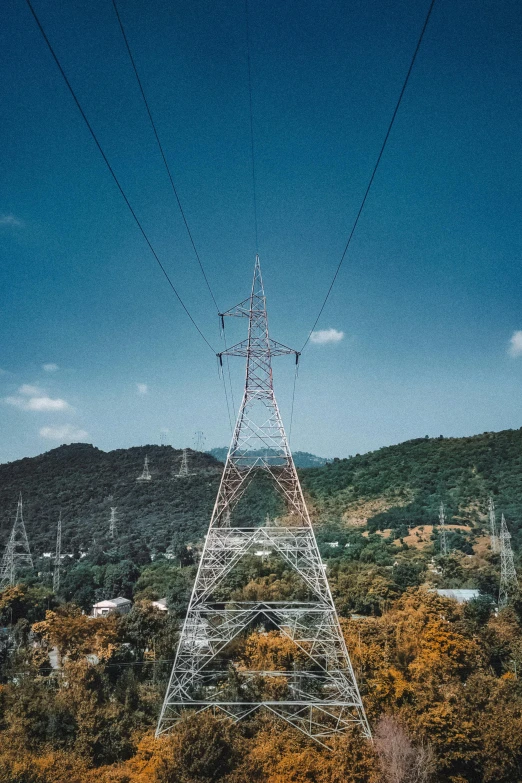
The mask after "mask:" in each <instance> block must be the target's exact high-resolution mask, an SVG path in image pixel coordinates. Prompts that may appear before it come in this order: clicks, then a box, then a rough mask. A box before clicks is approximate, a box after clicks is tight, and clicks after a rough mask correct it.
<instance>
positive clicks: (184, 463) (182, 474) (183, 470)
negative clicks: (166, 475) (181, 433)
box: [175, 449, 192, 478]
mask: <svg viewBox="0 0 522 783" xmlns="http://www.w3.org/2000/svg"><path fill="white" fill-rule="evenodd" d="M191 475H192V473H189V469H188V449H183V452H182V454H181V464H180V466H179V470H178V472H177V473H176V476H175V477H176V478H187V476H191Z"/></svg>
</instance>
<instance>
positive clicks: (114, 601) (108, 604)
mask: <svg viewBox="0 0 522 783" xmlns="http://www.w3.org/2000/svg"><path fill="white" fill-rule="evenodd" d="M131 603H132V601H129V599H128V598H121V597H120V598H109V599H107V600H105V601H98V603H97V604H94V608H95V609H112V607H114V606H125V605H126V604H131Z"/></svg>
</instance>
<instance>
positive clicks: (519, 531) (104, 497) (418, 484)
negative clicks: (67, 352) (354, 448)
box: [0, 430, 522, 553]
mask: <svg viewBox="0 0 522 783" xmlns="http://www.w3.org/2000/svg"><path fill="white" fill-rule="evenodd" d="M213 451H214V452H215V453H218V454H219V455H221V451H220V450H218V449H215V450H213ZM223 451H226V450H223ZM215 453H201V452H195V451H192V450H189V469H190V471H191V473H192V475H190V476H188V477H187V478H186V479H177V478H174V477H173V474H175V473H176V472H177V470H178V468H179V464H180V461H181V451H180V450H176V449H173V448H171V447H170V446H154V445H149V446H141V447H135V448H130V449H117V450H115V451H110V452H104V451H102V450H100V449H97V448H95V447H94V446H91V445H88V444H84V443H77V444H71V445H68V446H60V447H59V448H56V449H53V450H51V451H48V452H46V453H45V454H41V455H40V456H38V457H33V458H26V459H22V460H18V461H16V462H12V463H7V464H4V465H0V509H1V511H0V514H1V516H0V546H3V545H4V543H5V541H6V539H7V536H8V532H9V530H10V527H11V525H12V520H13V516H14V512H15V510H16V500H17V496H18V493H19V492H20V491H22V492H23V496H24V516H25V519H26V524H27V530H28V534H29V537H30V541H31V546H32V548H33V550H34V551H35V552H39V553H41V552H43V551H50V550H52V549H53V547H54V535H55V529H56V520H57V516H58V513H59V511H60V510H61V511H62V516H63V538H64V541H63V547H64V551H65V550H67V551H73V550H74V551H78V550H83V551H85V550H86V549H87V548H88V547H89V546H90V545H91V543H92V540H93V537H95V538H96V539H97V540H103V537H104V536H106V534H107V531H108V520H109V516H110V509H111V507H113V506H115V507H117V509H118V512H117V514H118V530H119V533H120V535H123V536H126V537H130V538H132V539H134V540H135V541H136V542H137V543H138V544H139V542H142V544H143V546H144V547H147V548H148V549H150V550H151V551H152V552H158V551H159V552H161V551H165V549H166V548H167V547H169V546H172V545H173V544H176V543H180V544H186V543H194V542H196V541H199V540H201V538H202V537H203V535H204V533H205V531H206V528H207V525H208V522H209V519H210V514H211V512H212V507H213V504H214V500H215V496H216V492H217V489H218V485H219V480H220V475H221V470H222V463H221V462H219V461H218V460H217V458H216V456H215ZM145 455H148V457H149V464H150V470H151V474H152V480H151V481H150V482H139V481H136V478H137V477H138V476H139V475H140V473H141V471H142V468H143V461H144V459H145ZM309 456H313V455H309ZM317 459H319V458H317ZM299 473H300V476H301V480H302V483H303V488H304V490H305V493H306V494H307V496H308V498H309V500H310V506H311V510H312V513H313V516H314V519H315V521H316V522H318V523H330V526H331V525H332V524H333V525H335V526H339V525H341V526H343V527H344V526H348V527H355V526H356V527H360V528H362V529H365V528H366V527H367V528H368V529H369V530H370V531H371V532H375V531H379V530H380V531H382V530H390V529H391V530H392V531H395V534H394V535H393V538H397V537H405V536H407V534H408V528H412V527H415V526H419V525H421V526H422V525H424V526H428V525H432V524H433V523H436V521H437V518H438V509H439V504H440V502H441V500H442V501H443V502H444V503H445V505H446V506H447V516H448V522H450V523H451V522H454V523H457V524H459V523H462V522H464V523H470V525H471V527H472V528H474V529H475V531H476V532H480V528H481V527H483V526H484V524H485V521H486V517H485V513H486V508H487V500H488V496H489V495H490V494H492V495H493V497H494V499H495V504H496V507H497V510H498V511H499V512H504V513H505V514H506V517H507V519H508V522H509V526H510V529H511V531H512V532H513V536H514V541H513V543H514V547H515V548H516V549H520V548H522V524H521V520H522V430H505V431H503V432H498V433H493V432H487V433H484V434H482V435H476V436H473V437H467V438H419V439H416V440H411V441H407V442H405V443H401V444H398V445H396V446H389V447H386V448H383V449H379V450H378V451H374V452H371V453H368V454H363V455H359V454H357V455H355V456H354V457H350V458H347V459H334V460H333V461H332V462H329V463H326V464H324V465H322V466H320V467H312V468H301V469H300V470H299ZM279 512H280V507H279V505H278V501H277V500H276V499H275V497H274V495H273V493H272V492H271V491H269V488H268V486H267V485H266V483H263V482H259V483H254V484H252V485H251V487H250V488H249V490H248V492H247V493H246V495H245V497H244V499H243V500H242V505H241V507H240V508H238V510H237V514H236V519H238V521H239V520H242V521H245V522H246V521H247V520H249V521H257V522H258V521H260V520H262V519H264V517H265V516H266V514H267V513H268V514H270V515H271V516H274V515H276V514H277V513H279Z"/></svg>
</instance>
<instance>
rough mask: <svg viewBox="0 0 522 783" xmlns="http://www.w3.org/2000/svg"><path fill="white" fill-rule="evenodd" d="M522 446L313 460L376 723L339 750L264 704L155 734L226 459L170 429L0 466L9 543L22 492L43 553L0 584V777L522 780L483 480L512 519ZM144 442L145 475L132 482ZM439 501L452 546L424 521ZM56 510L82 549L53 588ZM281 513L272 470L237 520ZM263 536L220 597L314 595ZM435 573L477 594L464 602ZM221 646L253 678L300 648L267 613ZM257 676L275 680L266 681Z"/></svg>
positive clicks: (441, 447) (519, 660) (316, 495)
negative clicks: (185, 469)
mask: <svg viewBox="0 0 522 783" xmlns="http://www.w3.org/2000/svg"><path fill="white" fill-rule="evenodd" d="M521 446H522V433H521V432H520V431H518V430H517V431H507V432H501V433H496V434H495V433H487V434H485V435H480V436H476V437H473V438H461V439H419V440H415V441H410V442H407V443H403V444H400V445H398V446H394V447H390V448H385V449H381V450H379V451H376V452H374V453H371V454H367V455H364V456H360V455H356V456H355V457H353V458H350V459H347V460H335V461H334V462H333V463H332V464H329V465H325V466H324V467H321V468H312V469H302V470H301V471H300V475H301V477H302V480H303V485H304V487H305V491H306V493H307V494H308V497H309V499H310V500H311V504H310V507H311V510H312V516H313V519H314V522H315V524H316V532H317V540H318V545H319V550H320V554H321V558H322V560H323V562H324V564H325V568H326V573H327V576H328V581H329V584H330V587H331V591H332V595H333V599H334V601H335V604H336V608H337V612H338V614H339V617H340V620H341V625H342V630H343V633H344V635H345V638H346V642H347V646H348V649H349V651H350V655H351V658H352V662H353V665H354V669H355V673H356V676H357V681H358V685H359V688H360V690H361V695H362V699H363V702H364V705H365V708H366V710H367V713H368V718H369V721H370V724H371V727H372V730H373V732H374V738H375V742H374V744H369V743H366V742H365V741H364V740H363V739H362V738H361V737H360V735H359V734H357V732H354V733H351V732H348V733H347V734H346V736H344V737H342V738H339V739H338V740H336V742H335V750H336V753H331V751H326V750H324V748H322V747H321V746H320V745H317V744H316V743H314V742H313V741H312V740H309V739H307V738H306V737H305V736H303V735H302V734H300V733H298V732H297V731H296V730H293V729H291V728H289V727H288V726H287V725H285V724H283V723H281V722H280V721H278V720H277V719H276V718H275V717H274V716H273V715H271V714H270V713H266V712H265V713H263V712H262V711H261V712H256V713H252V715H250V716H249V718H248V719H247V720H245V721H243V722H240V723H239V724H237V725H235V724H232V723H231V722H230V721H228V720H218V719H216V718H215V717H214V716H213V715H211V714H200V715H192V716H188V717H186V718H185V719H184V720H183V721H182V722H181V723H180V724H179V725H178V726H177V728H175V729H174V731H173V732H172V734H171V735H170V736H169V737H163V738H161V739H159V740H155V739H154V726H155V723H156V720H157V717H158V712H159V710H160V706H161V702H162V698H163V695H164V692H165V688H166V684H167V679H168V676H169V671H170V668H171V664H172V659H173V655H174V652H175V649H176V643H177V640H178V633H179V628H180V625H181V623H182V622H183V619H184V617H185V615H186V610H187V605H188V600H189V596H190V592H191V589H192V585H193V583H194V578H195V572H196V565H197V561H198V556H199V552H198V549H199V547H200V545H201V542H202V540H203V535H204V532H205V530H206V527H207V525H208V520H209V516H210V513H211V509H212V504H213V502H214V499H215V493H216V490H217V486H218V482H219V478H220V473H221V469H222V465H221V463H219V462H218V461H217V460H216V459H215V458H214V457H212V456H211V455H209V454H202V453H196V452H192V451H190V452H189V454H188V458H189V471H190V472H191V474H192V475H189V476H188V477H186V478H184V479H181V478H177V477H175V474H176V473H177V472H178V470H179V465H180V461H181V452H180V451H174V450H173V449H171V448H170V447H167V446H147V447H142V448H134V449H128V450H118V451H114V452H110V453H104V452H102V451H100V450H99V449H96V448H94V447H92V446H88V445H84V444H76V445H71V446H62V447H60V448H58V449H54V450H52V451H50V452H48V453H47V454H43V455H41V456H40V457H36V458H33V459H25V460H20V461H18V462H14V463H11V464H7V465H2V466H0V502H1V503H2V506H3V516H2V537H3V538H2V543H4V542H5V540H6V538H7V535H8V530H9V527H10V524H11V523H12V518H13V514H14V511H15V508H16V499H17V494H18V492H19V491H20V490H23V492H24V497H25V510H26V514H25V516H26V519H27V529H28V533H29V539H30V541H31V546H32V549H33V552H34V553H36V554H37V555H39V556H38V557H36V558H35V568H34V569H26V570H25V571H23V570H20V572H19V573H18V574H17V582H18V584H17V585H16V586H15V587H7V588H6V589H5V590H3V591H0V783H4V781H5V783H62V781H64V780H67V781H69V783H95V781H96V783H145V782H146V783H247V781H248V783H287V781H288V783H390V781H394V783H447V782H448V781H450V782H451V783H492V781H495V783H522V686H521V682H522V681H521V680H520V674H519V673H520V671H521V670H522V601H521V599H520V595H519V593H518V592H517V590H516V589H513V590H512V592H511V593H510V598H509V602H508V603H507V605H506V606H505V607H503V608H501V609H500V610H498V609H497V606H496V604H497V602H498V596H499V578H500V567H499V566H500V563H499V560H500V558H499V555H498V554H495V553H494V552H493V551H492V550H491V546H490V541H489V538H488V537H487V536H485V535H484V532H485V530H484V526H485V523H486V519H485V515H484V511H485V504H486V502H487V498H488V495H489V494H490V493H492V494H493V496H494V498H495V503H496V506H497V511H498V512H502V511H504V512H505V513H506V515H507V517H508V520H509V526H510V529H511V530H514V531H516V530H520V527H519V524H518V520H519V516H518V514H519V513H520V511H521V510H522V509H521V507H520V501H519V497H518V494H517V493H518V489H519V488H521V487H520V484H521V481H520V468H521V460H520V457H519V454H520V450H521V449H520V447H521ZM145 455H148V458H149V465H150V471H151V474H152V479H151V481H136V479H137V477H138V476H139V475H140V473H141V471H142V469H143V461H144V459H145ZM441 499H442V500H443V501H444V502H445V503H446V504H447V506H448V516H449V520H448V522H449V523H450V525H449V529H448V541H449V548H450V552H449V554H447V555H443V554H441V551H440V540H439V535H438V532H437V530H436V528H435V530H434V529H433V527H432V525H431V523H433V522H435V521H436V520H437V515H438V506H439V503H440V501H441ZM111 507H117V508H118V518H117V533H116V536H115V537H114V539H112V538H110V537H109V536H108V524H109V516H110V508H111ZM60 509H61V511H62V516H63V520H64V546H63V551H64V552H71V556H69V555H67V556H65V557H64V558H63V559H62V563H61V570H60V576H61V579H60V584H59V587H58V588H57V589H56V590H54V588H53V573H52V568H51V564H52V559H51V558H47V559H46V558H44V557H41V556H40V555H41V554H42V552H43V551H46V550H47V551H48V552H49V551H50V550H52V548H53V546H54V535H55V529H56V518H57V514H58V511H59V510H60ZM280 511H281V507H280V505H278V502H277V501H276V500H275V496H274V494H273V492H272V491H271V489H269V485H268V484H267V482H266V477H265V479H262V480H260V481H259V482H258V483H255V482H253V483H252V485H251V488H249V490H248V491H247V493H245V496H244V498H243V500H242V504H241V507H240V508H238V511H237V514H235V517H236V520H237V521H238V522H240V523H241V522H247V521H248V522H249V523H251V522H260V521H262V520H263V519H264V518H265V516H266V514H269V515H270V516H271V517H274V516H276V515H277V514H279V513H280ZM514 544H515V545H516V544H517V536H515V537H514ZM515 550H516V551H515V565H516V567H517V568H518V569H519V568H520V550H519V549H518V550H517V547H516V546H515ZM165 552H166V556H165V555H164V554H162V553H165ZM259 554H260V553H257V554H255V553H251V554H250V555H248V556H246V557H245V558H243V559H242V560H240V561H239V562H238V563H236V565H235V567H234V568H233V569H232V571H231V572H230V574H228V575H227V577H226V579H225V580H223V582H220V583H219V584H218V585H217V586H216V588H215V593H214V598H215V600H216V601H218V602H221V601H223V600H225V598H226V596H227V595H228V596H231V597H232V599H233V600H234V601H238V602H240V603H242V602H249V601H253V600H255V601H259V600H261V601H264V600H267V601H272V600H274V601H281V600H284V601H293V600H296V599H298V598H300V599H301V600H302V599H303V598H304V597H306V594H307V593H306V591H307V590H308V587H307V585H306V584H304V583H303V582H302V581H301V580H300V577H299V576H298V575H297V574H296V572H295V571H293V569H292V568H291V567H290V566H289V564H288V563H287V562H285V561H283V560H282V559H281V558H280V557H278V556H277V553H264V554H263V553H261V554H262V555H263V556H262V557H261V556H259ZM437 588H444V589H448V588H450V589H451V588H474V589H476V590H478V591H479V594H478V596H476V597H475V598H473V600H471V601H470V602H469V603H466V604H457V603H456V601H454V600H452V599H451V598H447V597H442V596H440V595H438V594H437V592H436V589H437ZM115 596H124V597H126V598H129V599H130V600H131V601H132V602H133V606H132V610H131V611H130V613H129V614H127V615H124V616H122V617H116V616H109V617H103V618H96V619H95V618H92V617H89V616H88V613H89V612H91V608H92V604H93V603H94V602H95V601H98V600H100V599H103V598H113V597H115ZM158 598H166V601H167V606H168V610H169V611H168V614H167V613H165V612H161V611H158V610H157V609H155V608H154V605H153V604H152V603H151V601H154V600H156V599H158ZM220 655H222V656H223V659H224V660H225V661H226V662H227V665H228V668H226V667H225V668H226V671H227V672H228V674H227V675H226V677H227V679H226V682H227V683H228V685H229V686H230V687H231V688H232V687H233V688H235V689H237V693H238V694H239V695H241V694H243V695H244V694H247V693H248V689H247V690H245V687H246V686H245V683H244V682H243V680H242V676H243V674H244V673H245V671H246V670H248V669H253V670H255V671H259V670H263V671H264V672H272V671H273V672H274V673H277V672H278V671H288V670H293V671H296V670H298V669H299V667H300V665H301V664H300V651H299V649H298V648H297V647H296V646H295V645H294V644H293V642H292V641H291V639H289V638H288V636H286V635H285V634H282V633H280V632H279V631H277V630H274V627H273V623H272V622H271V620H270V618H269V617H266V618H264V619H263V617H262V616H260V617H259V618H258V619H257V620H256V621H255V622H254V623H253V624H252V625H251V626H249V627H248V628H247V629H246V630H245V631H244V632H242V633H241V634H239V635H238V636H237V637H236V638H235V639H234V640H233V642H232V643H231V644H230V645H229V646H227V648H226V649H224V650H222V651H221V652H220ZM52 661H54V668H53V666H52V665H51V663H52ZM255 687H256V688H257V689H258V690H256V693H258V694H260V693H265V690H263V689H267V691H266V693H271V690H270V689H271V688H273V687H275V685H274V678H273V677H271V676H267V677H266V678H265V677H264V675H263V677H260V678H259V679H258V680H257V681H256V686H255ZM245 698H246V696H245ZM256 700H257V697H256Z"/></svg>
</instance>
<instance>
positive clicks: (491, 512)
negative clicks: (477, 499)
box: [488, 495, 499, 555]
mask: <svg viewBox="0 0 522 783" xmlns="http://www.w3.org/2000/svg"><path fill="white" fill-rule="evenodd" d="M488 517H489V539H490V543H491V551H492V552H493V554H495V555H496V554H498V552H499V543H498V536H497V520H496V515H495V503H494V502H493V498H492V497H491V495H490V496H489V503H488Z"/></svg>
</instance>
